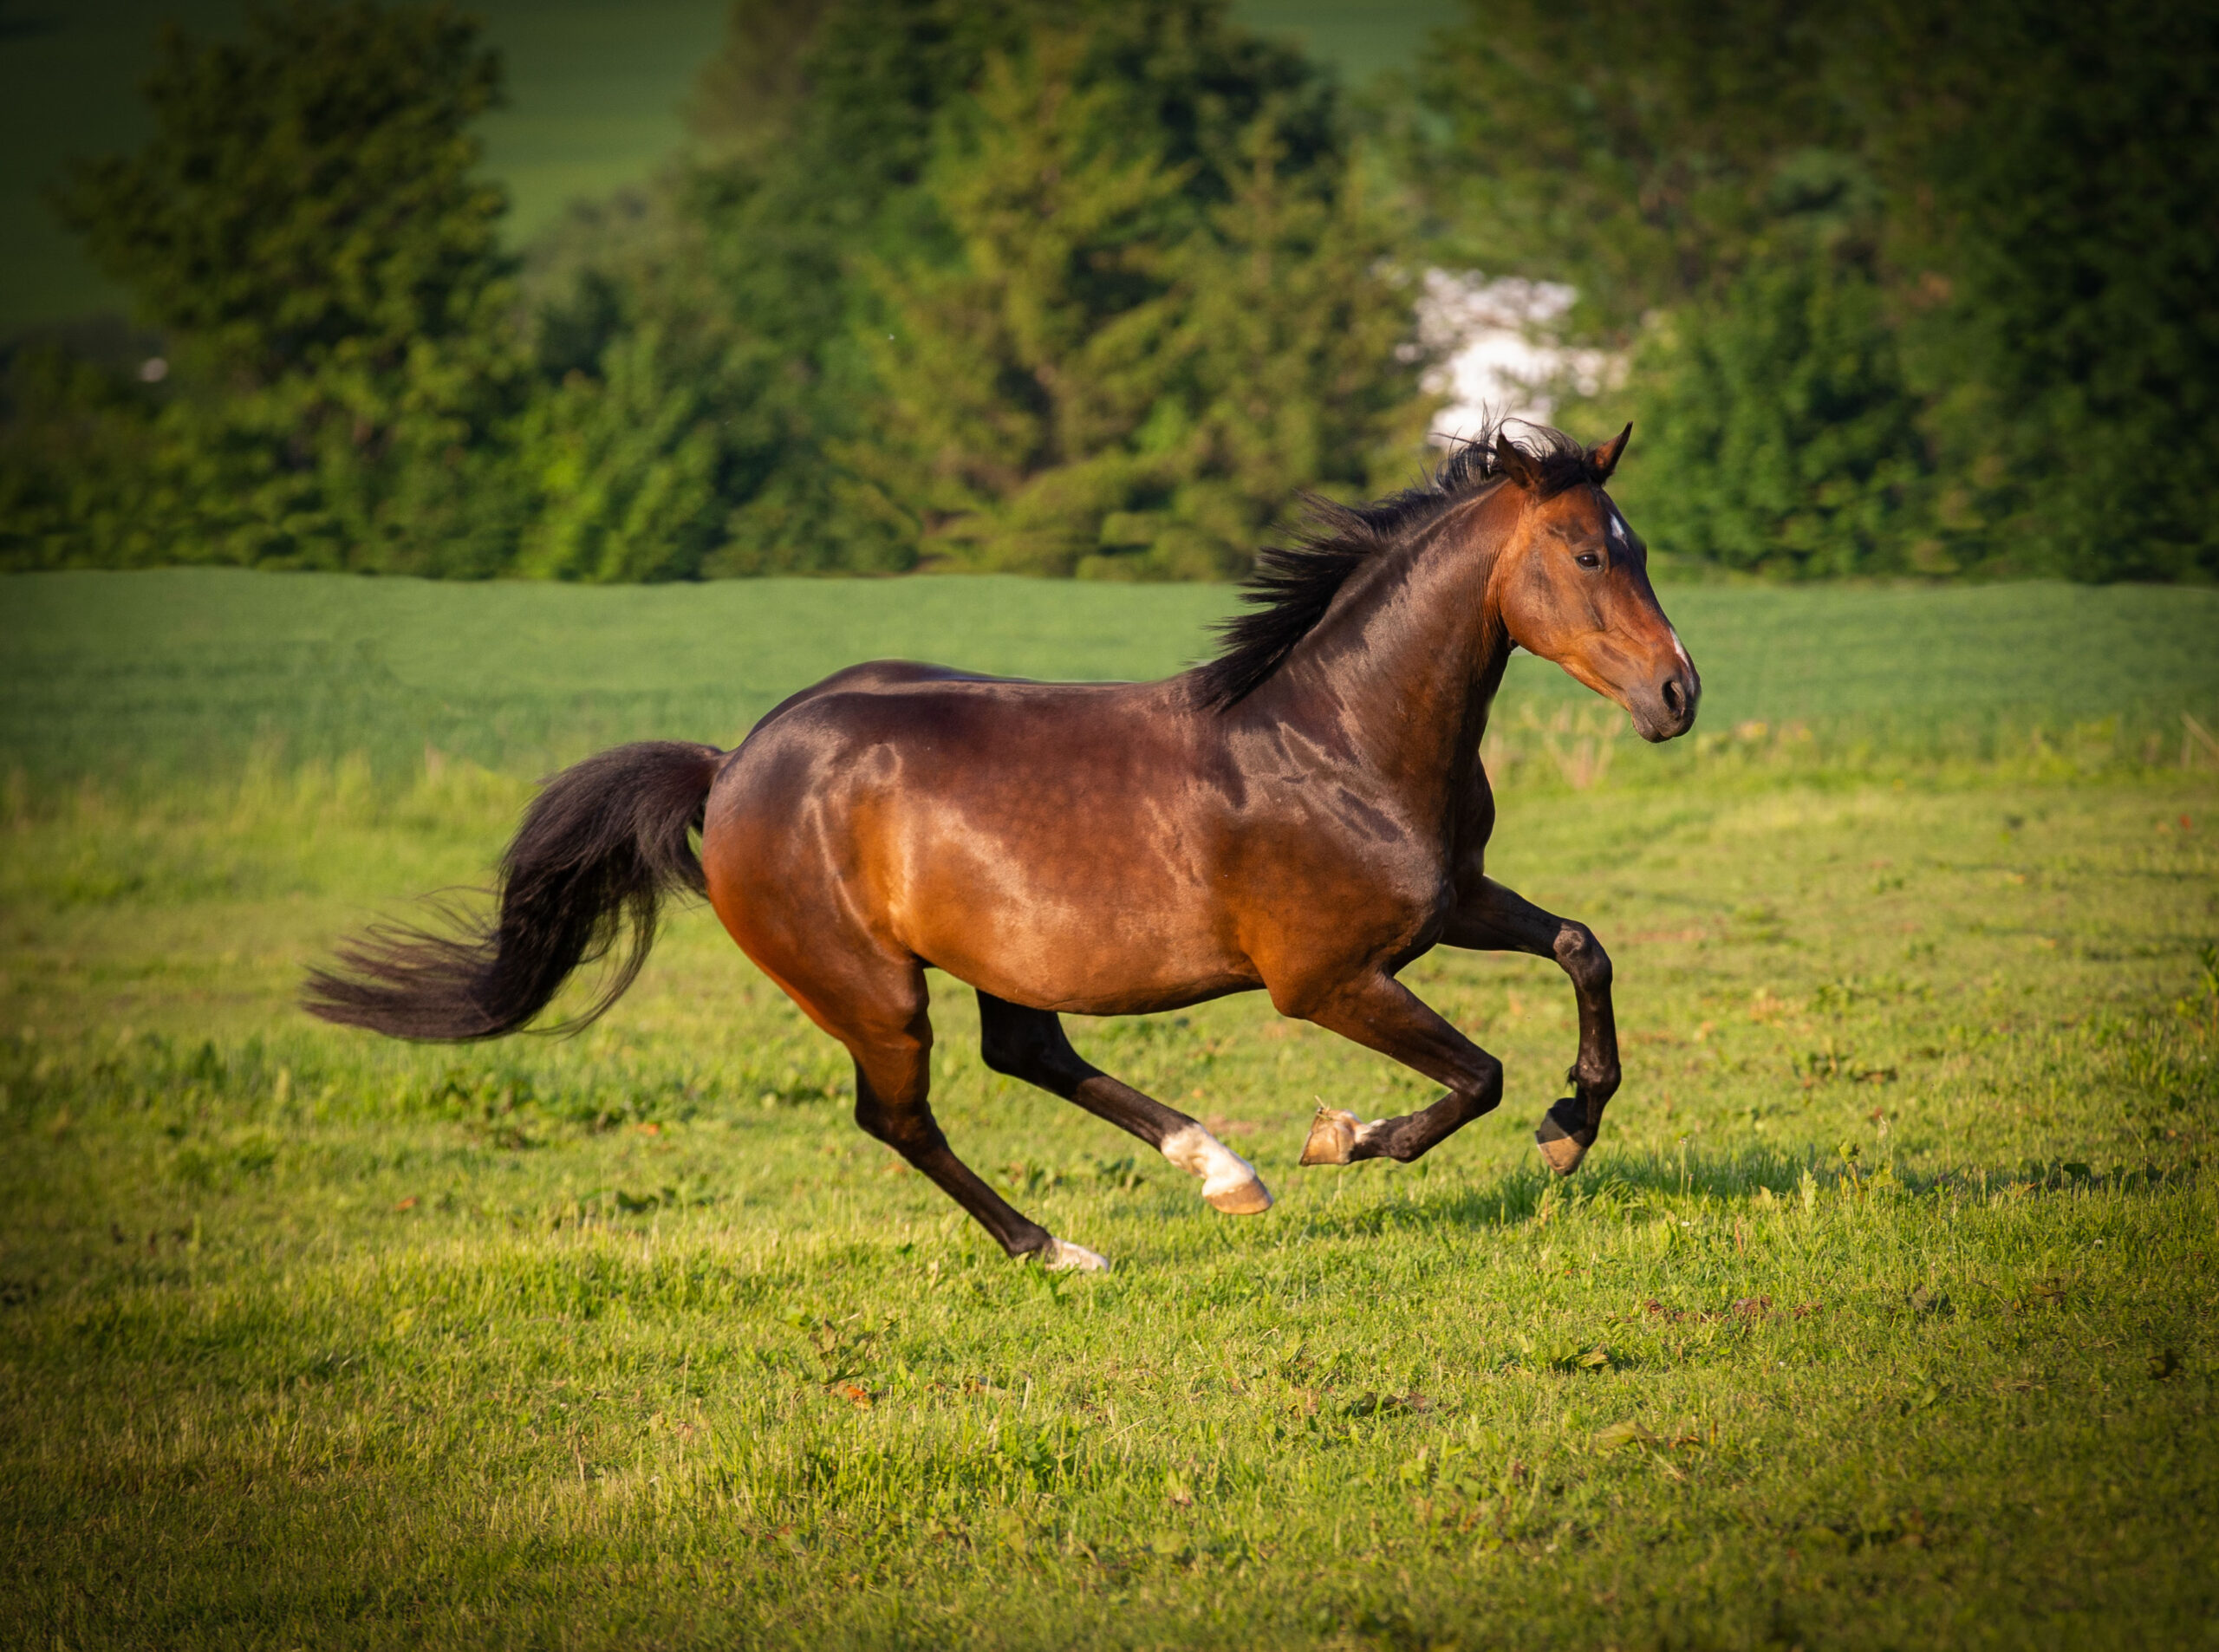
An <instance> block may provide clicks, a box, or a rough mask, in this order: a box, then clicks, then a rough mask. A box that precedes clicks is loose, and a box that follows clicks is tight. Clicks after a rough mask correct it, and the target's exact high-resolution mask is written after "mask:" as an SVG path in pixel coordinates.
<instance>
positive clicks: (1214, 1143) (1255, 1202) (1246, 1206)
mask: <svg viewBox="0 0 2219 1652" xmlns="http://www.w3.org/2000/svg"><path fill="white" fill-rule="evenodd" d="M1158 1151H1159V1152H1161V1153H1162V1154H1163V1156H1164V1157H1165V1158H1166V1159H1168V1160H1169V1161H1171V1162H1172V1163H1173V1164H1175V1165H1177V1166H1178V1167H1179V1168H1181V1170H1183V1171H1185V1172H1186V1173H1187V1174H1188V1175H1190V1176H1200V1177H1201V1179H1202V1197H1203V1198H1204V1199H1207V1200H1209V1202H1210V1203H1211V1204H1213V1205H1214V1206H1216V1207H1217V1208H1218V1209H1220V1210H1221V1211H1224V1212H1226V1213H1228V1214H1230V1215H1233V1216H1253V1215H1256V1214H1258V1213H1259V1212H1262V1211H1267V1210H1269V1209H1270V1208H1271V1207H1272V1190H1271V1189H1270V1188H1268V1187H1266V1186H1264V1180H1263V1178H1262V1177H1260V1176H1259V1175H1258V1174H1256V1167H1255V1166H1254V1165H1253V1164H1250V1163H1249V1162H1248V1161H1247V1160H1246V1159H1244V1158H1242V1157H1241V1156H1240V1154H1237V1153H1235V1152H1234V1151H1233V1149H1232V1148H1228V1147H1227V1146H1226V1145H1225V1143H1224V1142H1222V1141H1219V1140H1218V1139H1217V1138H1216V1137H1215V1136H1214V1135H1211V1134H1210V1133H1209V1132H1208V1131H1207V1130H1205V1129H1204V1128H1202V1127H1201V1125H1199V1124H1188V1125H1185V1126H1182V1127H1181V1128H1179V1129H1176V1130H1174V1131H1173V1132H1172V1133H1171V1134H1170V1135H1167V1136H1165V1137H1164V1138H1163V1141H1162V1146H1161V1147H1160V1148H1158Z"/></svg>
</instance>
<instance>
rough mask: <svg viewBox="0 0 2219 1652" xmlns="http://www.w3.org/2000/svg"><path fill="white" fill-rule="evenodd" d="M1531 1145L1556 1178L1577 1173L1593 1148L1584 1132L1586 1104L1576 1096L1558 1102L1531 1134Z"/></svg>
mask: <svg viewBox="0 0 2219 1652" xmlns="http://www.w3.org/2000/svg"><path fill="white" fill-rule="evenodd" d="M1533 1145H1534V1146H1536V1147H1538V1148H1540V1149H1541V1156H1542V1157H1543V1158H1544V1159H1545V1160H1547V1161H1549V1168H1550V1169H1552V1170H1553V1171H1555V1172H1556V1173H1557V1174H1559V1176H1568V1175H1570V1174H1572V1172H1573V1171H1575V1170H1577V1169H1578V1168H1579V1161H1581V1160H1582V1159H1585V1157H1586V1156H1587V1149H1588V1148H1591V1147H1593V1146H1594V1145H1595V1134H1594V1132H1593V1131H1591V1130H1590V1129H1589V1128H1587V1104H1586V1103H1585V1102H1582V1101H1581V1100H1580V1099H1579V1098H1578V1096H1566V1097H1565V1099H1564V1100H1563V1101H1561V1102H1558V1103H1557V1104H1556V1105H1555V1106H1554V1107H1552V1108H1551V1109H1549V1110H1548V1111H1547V1113H1545V1114H1544V1115H1542V1118H1541V1128H1539V1129H1538V1130H1536V1131H1534V1132H1533Z"/></svg>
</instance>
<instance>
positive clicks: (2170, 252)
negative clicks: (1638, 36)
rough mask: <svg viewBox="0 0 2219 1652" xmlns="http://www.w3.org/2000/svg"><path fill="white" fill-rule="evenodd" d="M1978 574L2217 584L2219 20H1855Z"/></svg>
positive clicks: (2144, 3)
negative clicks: (2041, 574)
mask: <svg viewBox="0 0 2219 1652" xmlns="http://www.w3.org/2000/svg"><path fill="white" fill-rule="evenodd" d="M1856 23H1857V32H1856V33H1854V34H1852V35H1851V36H1849V38H1848V43H1849V46H1850V48H1851V49H1853V51H1854V53H1855V55H1857V57H1858V61H1860V62H1866V63H1869V64H1870V65H1871V72H1870V74H1869V75H1866V76H1865V77H1864V80H1863V81H1862V84H1863V86H1864V88H1865V89H1866V92H1867V94H1868V98H1869V102H1868V105H1867V107H1866V110H1865V116H1866V121H1867V126H1868V129H1869V130H1870V132H1871V134H1872V140H1871V145H1872V149H1873V152H1874V153H1875V154H1876V156H1877V164H1878V166H1880V168H1881V170H1882V171H1883V172H1884V176H1885V177H1886V179H1887V180H1888V183H1889V185H1890V204H1891V208H1892V212H1893V225H1894V240H1893V244H1892V246H1891V251H1892V253H1893V257H1894V260H1895V263H1896V265H1897V270H1898V272H1899V273H1898V284H1899V288H1900V291H1901V308H1902V310H1903V315H1904V317H1905V328H1904V333H1905V351H1906V356H1907V359H1908V361H1909V362H1910V370H1911V371H1912V373H1913V374H1914V375H1915V376H1916V379H1917V380H1918V382H1919V384H1920V385H1921V387H1922V388H1923V390H1924V391H1925V393H1927V395H1928V397H1929V404H1930V405H1929V413H1928V414H1927V416H1926V420H1925V424H1926V429H1927V431H1928V433H1929V437H1930V439H1931V440H1932V443H1933V446H1934V448H1935V451H1936V457H1937V462H1938V464H1939V465H1941V466H1942V468H1943V470H1944V471H1945V472H1946V473H1947V475H1948V477H1949V487H1948V489H1947V490H1946V491H1945V492H1944V493H1943V495H1942V498H1941V499H1940V502H1939V509H1938V511H1937V516H1936V531H1937V532H1938V533H1939V534H1940V535H1941V536H1942V541H1943V543H1945V544H1946V545H1947V546H1948V547H1949V554H1950V555H1951V556H1953V557H1954V558H1955V561H1957V562H1958V563H1962V564H1964V565H1968V566H1974V567H1988V568H1994V569H2001V570H2006V571H2017V572H2045V573H2057V574H2065V575H2067V576H2071V577H2073V578H2077V579H2115V578H2132V579H2153V578H2154V579H2178V578H2189V577H2194V578H2201V579H2212V578H2219V517H2215V515H2214V512H2213V511H2212V509H2211V500H2212V498H2214V496H2215V494H2219V302H2215V299H2214V295H2215V294H2219V11H2215V10H2213V9H2212V8H2211V7H2209V6H2208V5H2201V4H2196V3H2185V0H2076V3H2063V0H1966V3H1963V4H1957V5H1951V6H1948V7H1929V6H1923V5H1912V4H1907V3H1895V4H1883V5H1876V6H1874V7H1871V8H1869V9H1867V8H1858V9H1856Z"/></svg>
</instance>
